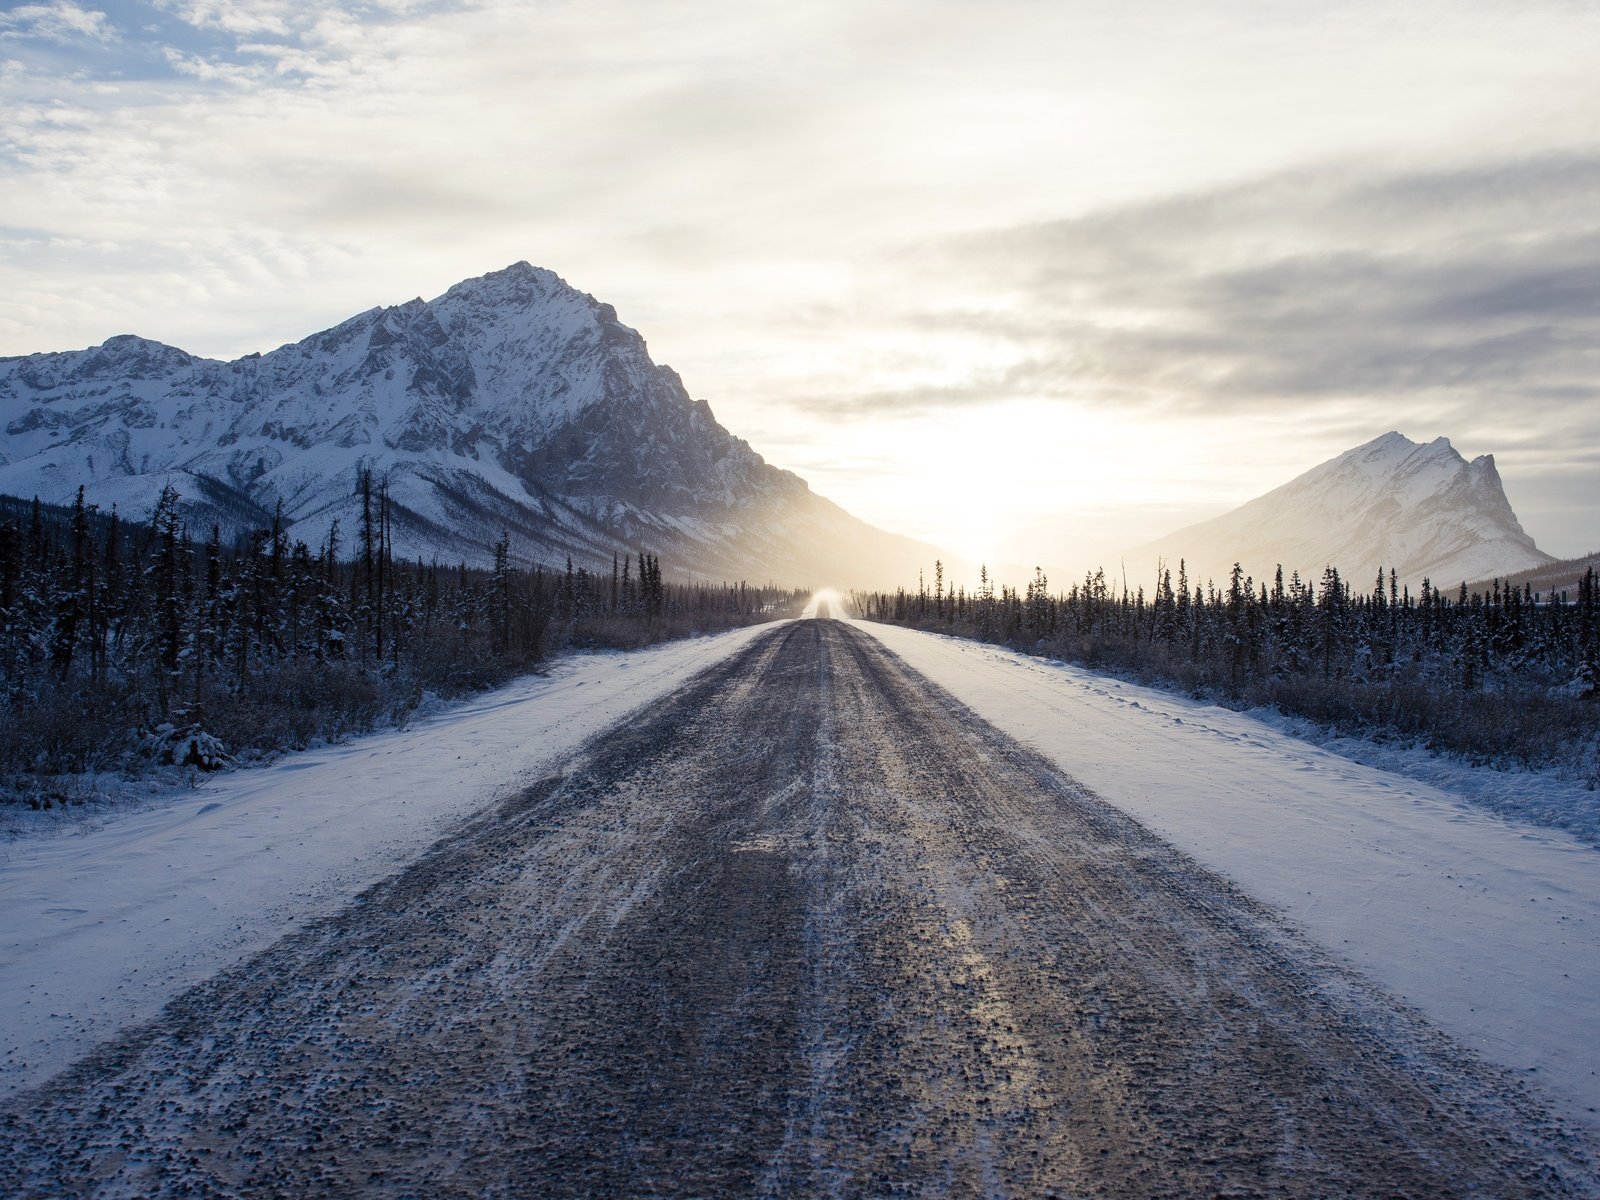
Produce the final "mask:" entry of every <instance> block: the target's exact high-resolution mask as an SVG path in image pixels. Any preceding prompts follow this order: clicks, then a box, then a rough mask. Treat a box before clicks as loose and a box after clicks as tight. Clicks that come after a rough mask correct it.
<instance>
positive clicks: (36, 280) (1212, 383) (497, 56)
mask: <svg viewBox="0 0 1600 1200" xmlns="http://www.w3.org/2000/svg"><path fill="white" fill-rule="evenodd" d="M913 11H914V10H912V9H911V8H910V7H909V6H905V5H899V4H877V5H872V6H869V7H867V8H865V9H863V8H861V7H860V6H844V5H835V4H830V3H812V4H807V5H801V6H795V7H792V8H791V9H789V10H786V11H785V12H784V13H782V14H770V13H766V14H759V15H757V14H751V13H748V12H745V11H743V10H738V9H732V8H729V7H728V6H722V5H716V4H700V5H691V6H685V7H683V8H682V9H681V10H675V12H674V14H670V15H669V14H664V13H653V14H650V15H648V16H645V17H640V16H639V15H638V14H637V13H635V12H633V11H632V10H631V9H629V8H627V7H626V6H619V5H598V6H596V5H587V6H578V5H575V4H557V5H553V6H547V7H544V8H541V9H540V10H539V11H538V12H537V13H535V12H531V11H529V10H528V9H527V8H526V7H525V6H523V5H518V4H496V3H490V4H485V5H481V6H474V7H472V8H470V9H468V8H465V7H459V6H453V5H440V6H432V7H429V8H426V9H423V10H418V11H407V10H403V9H401V8H391V9H360V10H356V9H347V8H344V7H341V6H338V5H320V6H314V7H304V8H296V9H294V10H293V11H290V10H286V9H284V8H282V7H281V6H278V5H274V4H270V3H265V2H262V3H244V4H221V5H209V6H198V5H190V6H176V7H174V6H165V5H164V6H156V5H150V4H139V3H116V4H99V5H94V4H77V3H72V2H70V0H53V2H51V3H40V4H29V5H23V6H20V7H18V8H15V9H13V10H11V11H10V12H8V13H5V14H0V60H3V62H4V69H3V70H0V97H3V98H4V99H5V101H6V103H7V106H8V109H9V110H10V111H11V112H12V113H13V114H15V116H14V118H13V120H12V122H11V128H10V129H9V130H8V144H7V146H6V152H5V154H4V155H3V156H0V198H3V199H4V202H5V204H6V209H7V212H8V213H9V214H11V215H10V216H9V218H8V223H7V225H6V227H4V228H3V229H0V251H3V254H4V258H3V264H0V282H3V283H4V285H5V286H4V288H3V289H0V354H27V353H35V352H42V351H50V350H62V349H69V348H77V347H79V346H83V345H94V344H98V343H100V342H103V341H104V340H105V339H106V338H107V337H109V336H112V335H114V334H116V333H121V332H133V333H137V334H139V335H140V336H145V337H150V338H153V339H156V340H160V341H163V342H167V343H170V344H173V345H177V346H179V347H181V348H183V349H185V350H187V351H190V352H192V353H200V354H204V355H207V356H210V357H221V358H234V357H237V356H239V355H241V354H244V353H249V352H254V351H262V350H266V349H270V348H272V347H274V346H277V345H280V344H285V343H290V342H294V341H297V340H299V339H300V338H303V337H305V336H307V335H309V334H311V333H312V332H314V331H316V330H318V329H322V328H326V327H328V326H330V325H333V324H335V323H337V322H338V321H341V320H343V319H345V318H347V317H349V316H351V315H352V314H354V313H357V312H360V311H364V310H366V309H369V308H372V307H374V306H381V305H390V304H395V303H398V302H401V301H402V300H404V299H406V298H409V297H411V296H415V295H422V296H425V297H431V296H435V295H438V294H440V293H441V292H443V291H444V289H445V288H446V287H448V286H449V285H451V284H452V283H455V282H457V281H459V280H461V279H465V278H469V277H472V276H476V275H480V274H482V273H484V272H485V271H489V270H496V269H499V268H500V267H502V266H504V265H505V264H506V263H508V262H514V261H519V260H527V261H529V262H532V263H534V264H535V265H537V266H541V267H546V268H549V269H551V270H554V271H556V272H557V273H558V274H560V275H561V276H562V277H563V278H565V279H567V280H568V281H569V282H570V283H572V284H573V286H575V287H577V288H579V289H580V290H582V291H585V292H588V293H590V294H592V295H594V296H595V297H596V298H597V299H599V300H601V301H603V302H606V303H610V304H613V305H615V306H616V308H617V310H618V312H619V315H620V317H621V319H622V321H623V322H624V323H625V324H627V325H629V326H631V327H633V328H635V329H637V330H639V331H640V333H641V334H642V335H643V336H644V338H645V339H646V341H647V343H648V344H649V346H650V348H651V354H652V357H653V358H654V360H655V361H656V362H658V363H663V364H671V365H672V366H673V367H674V368H675V369H676V370H678V371H679V372H680V374H681V375H682V376H683V378H684V380H685V383H686V386H687V387H688V390H689V392H690V394H691V395H692V396H695V397H697V398H704V399H706V400H707V401H708V402H709V403H710V405H711V406H712V408H713V410H714V411H715V413H716V414H717V417H718V419H719V420H720V421H721V422H722V423H723V424H724V425H725V426H727V428H729V429H730V430H731V431H732V432H733V433H735V434H736V435H737V436H740V437H742V438H745V439H746V440H748V441H749V442H750V443H751V444H752V446H753V447H754V448H755V449H756V450H757V451H758V452H760V453H761V454H762V455H763V456H764V457H765V458H766V459H767V460H768V461H769V462H772V463H773V464H774V465H777V466H780V467H784V468H786V469H789V470H792V471H794V472H795V473H797V474H799V475H800V476H801V477H802V478H804V479H805V480H806V481H807V482H808V483H810V484H811V486H812V487H813V489H814V490H815V491H816V492H818V493H819V494H821V495H823V496H826V497H828V498H829V499H831V500H834V501H835V502H837V503H839V504H840V505H841V506H842V507H844V508H845V509H846V510H847V511H849V512H851V513H852V514H854V515H856V516H858V517H861V518H862V519H863V520H866V521H868V522H869V523H871V524H874V525H877V526H878V527H880V528H883V529H886V530H890V531H893V532H897V533H904V534H907V535H909V536H912V537H916V538H919V539H921V540H924V541H927V542H929V543H931V544H932V545H934V546H936V547H939V548H940V549H942V550H946V551H948V552H949V553H950V554H952V555H955V556H958V557H960V558H962V559H967V560H970V561H973V562H988V563H990V564H991V565H994V566H997V567H999V566H1004V565H1006V564H1010V565H1012V566H1013V567H1022V568H1023V569H1031V566H1032V564H1034V563H1038V564H1040V565H1044V566H1046V568H1047V570H1050V571H1051V574H1052V577H1055V576H1057V575H1061V576H1062V577H1067V576H1069V575H1070V574H1071V573H1072V572H1073V571H1074V570H1076V567H1075V566H1074V565H1073V564H1075V563H1079V562H1085V561H1088V560H1092V559H1094V558H1096V557H1099V558H1101V559H1102V560H1104V559H1105V558H1106V557H1107V556H1114V555H1115V554H1117V553H1118V552H1119V551H1121V550H1126V549H1128V548H1131V547H1133V546H1136V545H1138V544H1140V543H1142V542H1145V541H1149V540H1153V539H1155V538H1158V537H1161V536H1163V535H1166V534H1169V533H1171V532H1173V531H1176V530H1178V529H1180V528H1182V527H1185V526H1188V525H1191V524H1194V523H1197V522H1199V521H1203V520H1206V519H1208V518H1210V517H1214V516H1217V515H1219V514H1221V513H1224V512H1226V511H1228V510H1230V509H1232V508H1234V507H1236V506H1237V505H1239V504H1241V503H1244V502H1246V501H1248V500H1250V499H1252V498H1254V497H1256V496H1259V495H1261V494H1263V493H1265V492H1267V491H1269V490H1271V489H1272V488H1274V487H1277V486H1280V485H1281V484H1283V483H1286V482H1288V481H1289V480H1291V479H1293V478H1295V477H1296V476H1298V475H1300V474H1302V473H1303V472H1305V471H1307V470H1309V469H1311V468H1312V467H1314V466H1316V465H1317V464H1319V463H1321V462H1324V461H1326V460H1327V459H1329V458H1332V457H1334V456H1335V455H1337V454H1340V453H1342V452H1344V451H1346V450H1349V449H1351V448H1353V447H1355V446H1358V445H1361V444H1364V443H1366V442H1368V441H1370V440H1371V439H1372V438H1374V437H1376V436H1378V435H1379V434H1381V433H1383V432H1385V431H1388V430H1391V429H1392V430H1398V431H1399V432H1401V433H1403V434H1405V435H1406V436H1407V437H1409V438H1411V439H1412V440H1413V441H1416V442H1419V443H1427V442H1429V441H1431V440H1432V439H1433V438H1434V437H1437V436H1441V435H1442V436H1446V437H1448V438H1450V439H1451V441H1452V443H1453V444H1454V445H1455V446H1456V447H1457V448H1458V449H1459V450H1460V451H1461V453H1462V454H1463V456H1464V457H1466V458H1467V459H1469V460H1470V459H1472V458H1474V457H1476V456H1478V455H1480V454H1493V455H1494V456H1495V459H1496V462H1497V465H1498V467H1499V469H1500V471H1501V474H1502V477H1503V479H1504V482H1505V487H1506V492H1507V495H1508V498H1509V499H1510V501H1511V504H1512V507H1513V509H1514V510H1515V511H1516V513H1517V515H1518V517H1519V519H1520V520H1521V522H1522V525H1523V528H1524V529H1525V530H1526V531H1527V532H1528V533H1529V534H1530V535H1531V536H1532V537H1533V538H1534V539H1535V541H1536V542H1537V543H1538V545H1539V546H1540V547H1541V548H1542V549H1544V550H1545V551H1547V552H1548V553H1551V554H1553V555H1556V556H1557V557H1559V558H1569V557H1574V556H1577V555H1581V554H1585V553H1588V552H1591V551H1593V550H1595V549H1596V548H1597V547H1596V546H1595V545H1593V544H1590V543H1592V541H1593V535H1592V532H1591V531H1592V529H1593V528H1594V527H1595V522H1594V516H1595V513H1596V511H1597V509H1600V470H1596V469H1595V468H1596V467H1600V405H1596V404H1595V400H1596V399H1597V398H1600V394H1597V388H1596V385H1595V384H1594V382H1593V381H1592V378H1591V377H1590V375H1591V367H1590V364H1591V363H1592V360H1593V357H1594V345H1595V339H1594V335H1595V332H1596V326H1597V323H1600V315H1597V313H1600V306H1597V305H1596V303H1595V301H1596V299H1597V298H1600V296H1597V294H1596V292H1595V285H1594V283H1593V280H1594V279H1595V278H1597V277H1600V276H1597V274H1596V267H1597V266H1600V222H1597V219H1596V217H1595V216H1594V215H1593V214H1594V213H1595V212H1596V211H1600V209H1597V207H1596V205H1595V201H1596V200H1597V199H1600V141H1597V139H1596V138H1595V135H1594V134H1593V133H1592V131H1591V126H1592V120H1590V119H1589V117H1590V114H1591V113H1592V112H1593V111H1594V110H1595V108H1596V103H1595V102H1596V101H1597V100H1600V82H1597V81H1596V79H1595V78H1594V77H1593V72H1592V70H1590V69H1589V67H1590V64H1592V62H1593V61H1594V58H1595V52H1596V50H1600V24H1597V22H1596V21H1595V20H1594V18H1593V17H1592V16H1589V15H1586V14H1585V13H1583V12H1582V11H1580V10H1576V9H1574V8H1572V7H1571V6H1569V5H1565V4H1558V3H1548V4H1535V5H1518V6H1510V5H1495V4H1488V5H1478V6H1474V7H1473V8H1472V9H1470V10H1463V9H1461V8H1459V7H1458V6H1453V5H1445V4H1429V5H1424V6H1420V7H1417V8H1414V9H1408V10H1407V12H1406V13H1404V14H1396V13H1393V12H1389V11H1387V10H1386V9H1385V8H1384V7H1383V6H1379V5H1376V4H1344V5H1340V6H1337V7H1336V8H1330V9H1324V10H1319V11H1318V12H1317V13H1300V12H1294V11H1286V10H1284V9H1283V8H1282V7H1281V6H1274V5H1269V4H1264V3H1253V4H1230V5H1219V6H1215V7H1213V8H1211V9H1209V10H1207V11H1204V12H1197V11H1192V10H1189V9H1186V8H1185V7H1183V6H1176V5H1172V6H1159V7H1158V8H1157V9H1155V10H1152V11H1151V12H1147V13H1145V14H1142V15H1141V17H1139V18H1135V17H1131V16H1127V15H1113V14H1106V13H1102V12H1098V11H1096V10H1095V9H1094V8H1093V6H1089V5H1068V6H1054V5H1053V6H1043V5H1037V4H1023V3H1012V4H1007V5H1004V6H1002V10H991V9H986V10H985V11H984V12H983V13H972V12H965V11H961V10H933V11H921V10H916V11H917V15H918V18H919V19H918V20H916V21H915V22H909V23H908V18H909V17H910V16H911V15H912V14H913ZM1353 62H1359V63H1360V64H1361V65H1360V67H1359V68H1358V69H1359V71H1360V75H1359V79H1358V81H1356V82H1354V83H1352V81H1351V80H1350V77H1349V76H1350V71H1351V65H1350V64H1351V63H1353ZM602 81H604V82H603V83H602ZM602 88H603V90H600V89H602ZM466 122H471V123H472V127H473V128H474V130H475V133H474V136H472V137H467V138H462V137H460V136H459V130H460V128H461V127H462V125H463V123H466ZM575 130H581V131H582V132H581V137H575V136H574V135H573V131H575ZM1104 565H1107V566H1110V565H1111V564H1110V563H1109V562H1105V563H1104Z"/></svg>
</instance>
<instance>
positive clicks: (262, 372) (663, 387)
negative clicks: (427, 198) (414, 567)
mask: <svg viewBox="0 0 1600 1200" xmlns="http://www.w3.org/2000/svg"><path fill="white" fill-rule="evenodd" d="M0 425H3V430H4V433H3V436H0V493H8V494H11V495H16V496H22V497H31V496H34V495H38V496H39V497H40V498H41V499H43V500H46V501H53V502H56V503H67V502H69V501H70V500H71V499H72V496H73V494H74V493H75V492H76V490H77V488H78V486H79V485H80V484H83V485H86V487H87V489H88V497H89V499H90V500H91V501H93V502H96V503H98V504H100V505H101V506H103V507H109V506H110V505H111V504H112V503H115V504H117V505H118V506H119V508H120V510H121V511H122V513H123V514H124V515H125V516H127V517H130V518H133V519H143V518H144V517H145V516H146V515H147V514H148V513H149V511H150V509H151V508H152V506H153V505H154V502H155V499H156V497H157V495H158V494H159V492H160V490H161V488H162V487H163V486H164V485H165V484H167V483H169V482H170V483H172V484H174V485H175V486H176V487H177V488H178V489H179V490H180V491H181V492H182V493H183V495H184V497H185V502H186V504H187V506H188V508H189V518H190V521H191V524H192V525H194V526H195V527H196V528H197V531H199V530H205V529H208V528H209V526H210V524H211V523H212V522H213V521H217V522H220V523H221V524H222V526H223V527H224V529H225V530H228V531H237V530H240V529H242V528H247V527H249V526H252V525H260V524H262V523H264V522H266V521H268V520H270V515H271V512H272V510H273V508H274V506H275V505H277V504H278V503H280V502H281V503H282V505H283V510H284V513H285V515H286V516H287V517H288V519H289V520H290V521H292V522H293V527H292V530H291V536H292V537H294V538H298V539H303V540H304V541H306V543H307V544H308V545H310V546H312V547H317V546H319V545H320V544H321V543H322V542H323V541H324V540H325V539H326V538H327V536H328V530H329V527H330V526H331V524H332V522H333V521H334V519H335V518H337V519H338V520H339V523H340V528H341V530H342V537H343V541H342V544H343V546H344V548H345V550H346V552H348V551H349V550H350V549H351V548H353V545H354V538H355V533H356V528H357V517H358V512H359V502H358V501H357V499H356V498H355V494H354V492H355V481H356V478H357V475H358V471H359V470H360V469H362V468H370V469H371V470H372V471H373V472H374V475H375V476H376V477H379V478H383V479H386V480H387V481H388V487H389V494H390V497H391V500H392V502H393V504H394V511H395V514H396V518H395V534H394V545H395V551H396V553H398V554H402V555H406V556H421V557H423V558H427V559H433V558H435V557H437V558H439V559H441V560H444V561H447V562H454V561H457V560H462V559H464V560H467V561H469V562H477V563H481V562H484V561H486V560H487V559H488V557H489V555H490V547H491V546H492V545H493V543H494V542H495V540H496V539H497V538H498V537H499V536H500V533H501V530H502V529H508V530H509V531H510V533H511V536H512V547H513V553H514V554H516V555H517V556H518V557H520V558H522V559H524V560H527V559H537V560H542V561H545V562H549V563H553V564H562V563H564V561H565V558H566V557H567V556H568V555H571V556H572V558H573V559H574V561H575V562H576V563H578V564H580V565H584V564H587V565H589V566H591V567H601V568H603V569H605V570H609V569H610V564H611V556H612V555H613V553H626V552H628V551H630V550H638V549H640V548H645V549H648V550H650V551H651V552H652V553H655V554H658V555H660V556H661V558H662V560H663V562H664V563H665V564H666V565H667V566H668V567H669V568H670V569H672V570H673V571H675V572H678V573H690V574H696V575H701V576H706V577H712V578H724V577H726V578H732V577H743V578H750V579H760V580H767V579H771V580H775V581H778V582H785V583H794V584H810V583H815V584H823V583H838V584H855V583H859V584H885V585H887V584H891V583H896V582H900V581H903V580H904V579H906V578H909V577H910V576H911V575H912V574H913V573H914V572H915V570H916V569H917V567H918V566H920V565H923V564H926V563H931V562H932V561H933V559H934V557H936V555H937V552H936V551H934V550H933V549H932V548H931V547H927V546H923V545H921V544H920V543H916V542H912V541H910V540H908V539H905V538H901V537H896V536H894V535H891V534H887V533H884V532H883V531H881V530H878V529H875V528H873V527H871V526H869V525H866V524H865V523H863V522H861V521H859V520H857V519H856V518H854V517H852V516H850V515H849V514H848V513H846V512H845V511H844V510H843V509H841V508H839V507H838V506H837V505H835V504H832V503H830V502H829V501H827V500H824V499H823V498H821V497H820V496H817V495H814V494H813V493H812V492H811V490H810V488H808V487H807V486H806V484H805V482H804V481H803V480H802V479H800V478H799V477H798V476H795V475H792V474H790V473H789V472H787V471H782V470H779V469H777V468H775V467H772V466H769V465H768V464H767V463H766V462H765V461H763V460H762V458H761V456H760V455H759V454H757V453H756V452H755V451H754V450H752V449H751V448H750V446H749V445H748V444H747V443H745V442H744V441H742V440H741V439H739V438H737V437H734V436H733V435H732V434H730V433H729V432H728V431H727V430H726V429H724V428H723V427H722V426H721V425H719V424H718V423H717V421H716V419H715V418H714V417H713V416H712V414H711V409H710V408H709V407H708V406H707V405H706V403H705V402H704V401H703V400H701V401H696V400H692V399H691V398H690V397H689V395H688V393H687V392H686V391H685V390H684V386H683V383H682V381H681V380H680V379H679V378H678V376H677V375H676V374H675V373H674V372H673V371H672V370H671V369H669V368H667V367H664V366H657V365H656V364H655V363H653V362H652V361H651V360H650V356H649V353H648V351H647V350H646V348H645V343H644V340H643V339H642V338H641V337H640V336H639V334H637V333H636V332H634V331H633V330H632V329H630V328H628V327H627V326H625V325H623V324H621V323H620V322H619V321H618V320H617V314H616V311H615V309H613V308H612V307H611V306H610V305H609V304H602V303H600V302H598V301H597V300H595V299H594V298H593V297H592V296H589V295H586V294H585V293H583V292H579V291H577V290H576V289H575V288H573V287H571V286H569V285H568V284H567V283H566V282H564V281H563V280H562V279H561V278H560V277H558V276H557V275H555V274H554V273H552V272H550V271H546V270H541V269H539V268H535V267H532V266H529V265H528V264H527V263H517V264H516V265H514V266H512V267H508V268H507V269H505V270H503V271H496V272H493V273H491V274H489V275H484V276H482V277H480V278H477V279H469V280H467V281H465V282H463V283H459V284H457V285H456V286H454V287H452V288H451V289H450V290H449V291H447V292H446V293H445V294H444V295H443V296H440V297H439V298H438V299H435V300H432V301H423V300H421V299H416V300H410V301H408V302H406V303H405V304H401V305H399V306H397V307H393V308H375V309H372V310H371V311H369V312H364V313H362V314H361V315H359V316H356V317H352V318H351V319H350V320H348V321H345V322H344V323H343V324H341V325H337V326H335V327H334V328H332V329H329V330H325V331H324V332H322V333H318V334H313V335H312V336H311V337H308V338H306V339H305V340H304V341H302V342H298V343H296V344H293V345H288V346H283V347H281V348H279V349H277V350H274V351H272V352H271V353H269V354H251V355H247V356H245V357H244V358H241V359H238V360H236V361H234V362H219V361H215V360H211V359H203V358H197V357H195V356H193V355H191V354H186V353H185V352H184V351H182V350H179V349H176V348H174V347H172V346H165V345H162V344H160V343H159V342H152V341H147V340H145V339H143V338H138V337H132V336H126V335H125V336H120V337H114V338H111V339H110V340H109V341H107V342H106V343H105V344H103V345H100V346H95V347H91V348H90V349H88V350H82V351H75V352H69V353H58V354H33V355H29V356H27V357H23V358H5V359H0Z"/></svg>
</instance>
